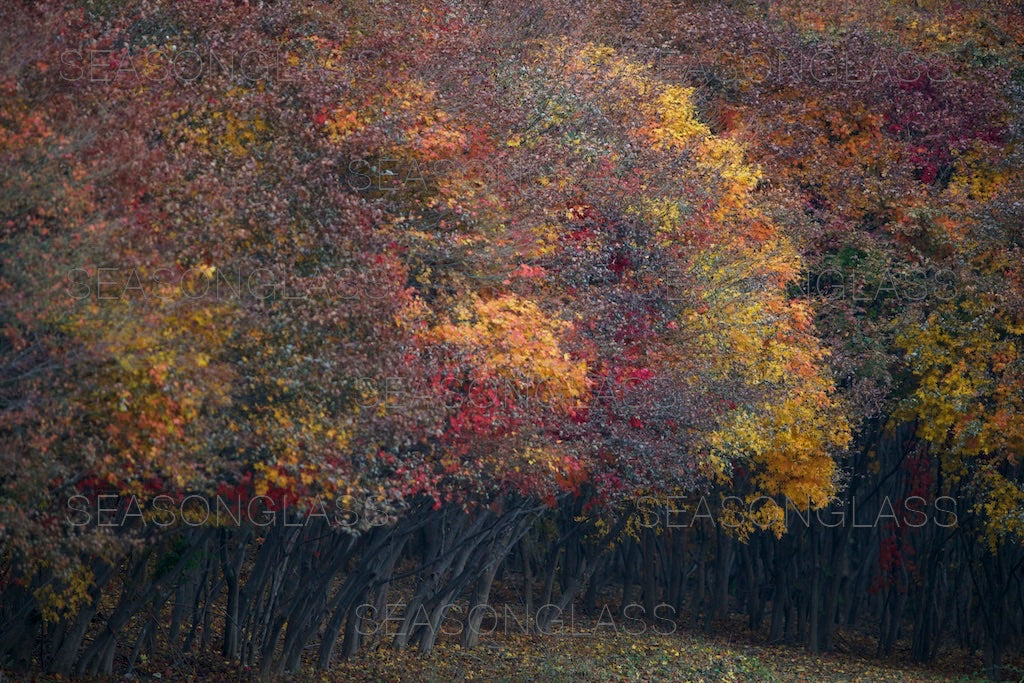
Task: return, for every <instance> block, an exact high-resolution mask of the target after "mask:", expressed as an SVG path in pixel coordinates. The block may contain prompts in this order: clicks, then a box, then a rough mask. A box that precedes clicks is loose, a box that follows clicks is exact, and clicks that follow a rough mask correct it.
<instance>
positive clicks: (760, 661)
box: [310, 629, 1017, 683]
mask: <svg viewBox="0 0 1024 683" xmlns="http://www.w3.org/2000/svg"><path fill="white" fill-rule="evenodd" d="M968 664H969V662H965V661H960V662H955V663H954V662H941V661H940V662H936V663H935V664H934V665H933V666H931V667H928V668H921V667H918V666H915V665H913V664H912V663H910V662H909V661H907V659H906V657H903V656H900V655H895V656H894V657H892V658H890V659H888V660H880V659H874V658H867V657H863V656H858V655H854V654H850V653H841V652H840V653H829V654H823V655H815V654H812V653H810V652H807V651H806V650H803V649H800V648H797V647H794V646H786V645H767V644H754V643H752V642H749V639H748V640H747V641H746V642H744V641H743V640H739V641H731V640H729V639H726V638H721V637H709V636H705V635H703V634H700V633H699V632H697V633H690V632H677V633H672V634H658V633H648V634H642V635H630V634H626V633H621V632H620V633H617V634H616V633H614V632H612V631H611V629H609V630H608V631H607V632H595V633H582V632H581V633H573V634H572V635H565V634H562V635H555V634H553V635H549V636H538V635H522V634H501V635H495V636H492V637H489V638H482V639H481V643H480V645H479V646H478V647H476V648H473V649H471V650H462V649H460V648H459V647H458V646H457V645H456V644H454V643H443V642H442V643H440V644H439V645H438V646H437V648H436V650H435V651H434V652H433V653H432V654H431V655H430V656H429V657H423V656H421V655H418V654H416V653H415V652H403V653H396V652H394V651H392V650H390V649H388V648H382V649H379V650H377V651H371V652H366V653H364V654H362V655H360V656H359V657H357V658H355V659H353V660H350V661H346V662H342V663H340V664H339V665H338V666H337V667H335V668H334V669H332V670H331V671H330V672H329V673H328V674H326V675H323V676H321V677H319V678H311V679H310V680H316V681H325V682H330V683H335V682H339V683H340V682H341V681H403V682H404V681H417V682H423V683H428V682H433V681H438V682H441V681H445V682H448V681H509V682H512V681H516V682H518V681H522V682H524V683H526V682H529V681H552V682H555V681H608V682H611V681H702V682H703V681H708V682H717V681H737V682H738V681H759V682H760V681H779V682H797V681H864V682H868V681H870V682H875V681H907V682H918V681H920V682H925V681H928V682H931V681H981V680H984V678H983V677H982V676H981V675H980V673H976V674H974V675H965V674H962V673H958V674H955V675H948V674H943V673H942V671H943V670H954V671H964V670H965V668H966V667H965V665H968ZM947 667H948V668H947ZM968 670H969V669H968ZM1012 680H1017V679H1016V678H1013V679H1012Z"/></svg>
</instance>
